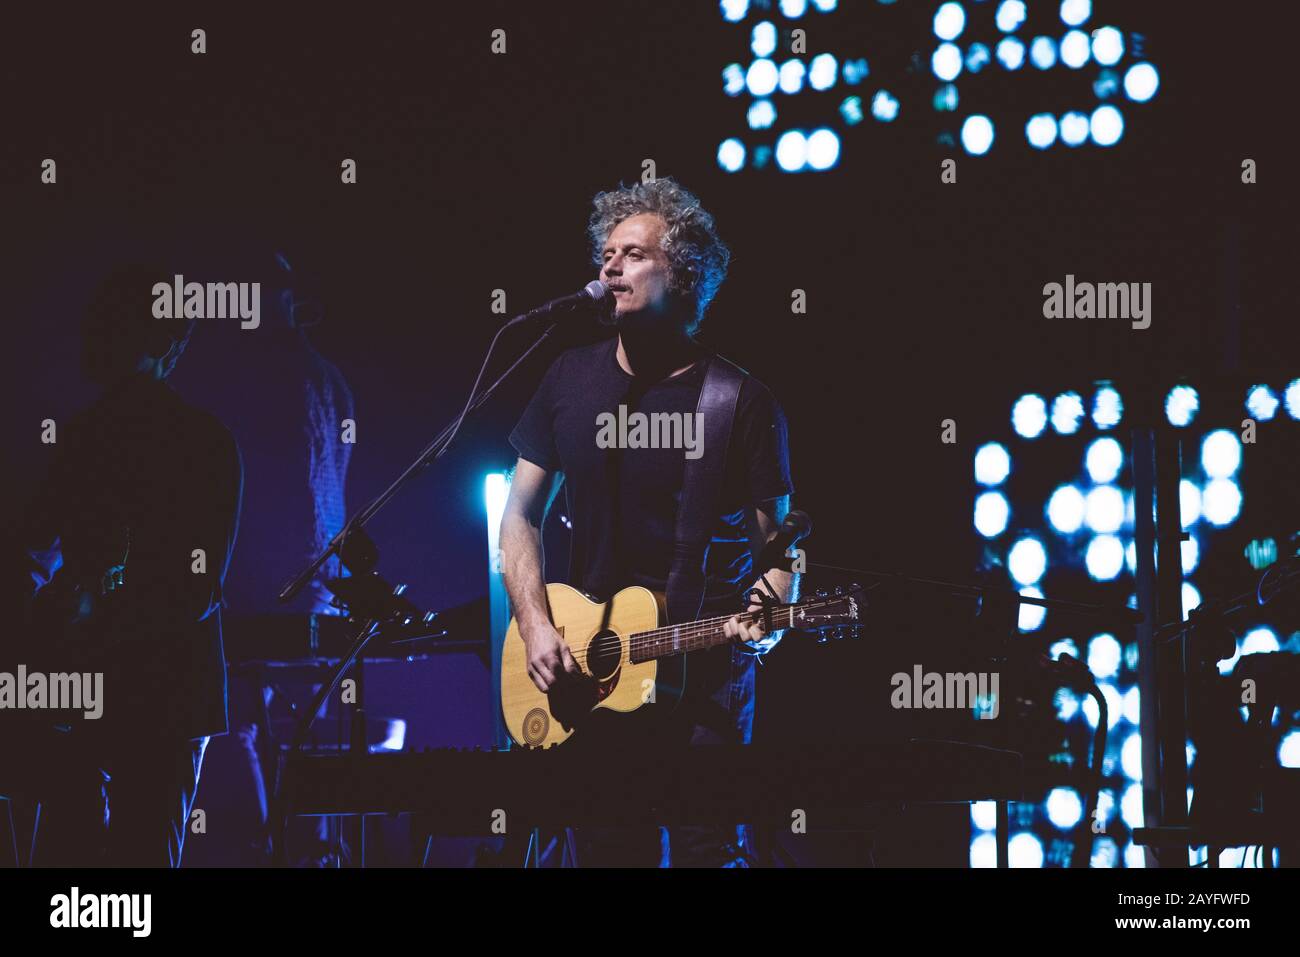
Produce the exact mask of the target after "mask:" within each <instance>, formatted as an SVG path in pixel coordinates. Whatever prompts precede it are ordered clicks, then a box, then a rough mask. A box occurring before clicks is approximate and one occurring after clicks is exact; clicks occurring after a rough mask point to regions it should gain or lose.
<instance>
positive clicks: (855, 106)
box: [840, 96, 862, 126]
mask: <svg viewBox="0 0 1300 957" xmlns="http://www.w3.org/2000/svg"><path fill="white" fill-rule="evenodd" d="M840 116H842V117H844V122H845V123H847V124H848V125H849V126H857V125H858V124H859V123H861V122H862V97H860V96H846V97H845V98H844V102H842V103H841V104H840Z"/></svg>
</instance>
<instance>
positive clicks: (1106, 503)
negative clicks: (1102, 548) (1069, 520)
mask: <svg viewBox="0 0 1300 957" xmlns="http://www.w3.org/2000/svg"><path fill="white" fill-rule="evenodd" d="M1083 520H1084V522H1085V523H1086V524H1087V526H1088V527H1089V528H1090V529H1092V530H1093V531H1094V532H1101V533H1103V534H1111V533H1114V532H1118V531H1119V530H1120V526H1121V525H1123V524H1124V495H1123V494H1122V493H1121V492H1120V490H1119V489H1117V488H1116V487H1115V486H1113V485H1098V486H1097V487H1096V488H1094V489H1093V490H1092V491H1090V492H1089V493H1088V495H1087V497H1086V498H1085V499H1084V514H1083Z"/></svg>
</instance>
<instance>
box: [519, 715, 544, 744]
mask: <svg viewBox="0 0 1300 957" xmlns="http://www.w3.org/2000/svg"><path fill="white" fill-rule="evenodd" d="M550 726H551V719H550V718H548V717H547V716H546V712H545V711H543V710H542V709H541V708H534V709H533V710H532V711H529V712H528V714H526V715H524V744H529V745H535V744H541V743H542V742H543V741H545V740H546V732H547V730H548V729H549V728H550Z"/></svg>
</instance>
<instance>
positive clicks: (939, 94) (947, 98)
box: [933, 83, 957, 113]
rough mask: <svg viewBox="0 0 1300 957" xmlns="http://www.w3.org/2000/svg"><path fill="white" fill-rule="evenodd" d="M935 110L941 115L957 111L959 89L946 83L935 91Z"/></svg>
mask: <svg viewBox="0 0 1300 957" xmlns="http://www.w3.org/2000/svg"><path fill="white" fill-rule="evenodd" d="M933 105H934V108H935V110H936V111H937V112H940V113H945V112H947V113H951V112H952V111H953V110H955V109H957V87H956V85H954V84H952V83H945V84H944V85H943V86H941V87H939V88H938V89H937V90H935V91H934V100H933Z"/></svg>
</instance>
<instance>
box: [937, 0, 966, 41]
mask: <svg viewBox="0 0 1300 957" xmlns="http://www.w3.org/2000/svg"><path fill="white" fill-rule="evenodd" d="M965 29H966V11H965V10H963V9H962V6H961V4H960V3H953V2H951V0H949V2H948V3H942V4H940V5H939V9H938V10H936V11H935V13H934V35H935V36H936V37H938V38H939V39H940V40H956V39H957V38H958V37H959V36H961V32H962V30H965Z"/></svg>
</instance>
